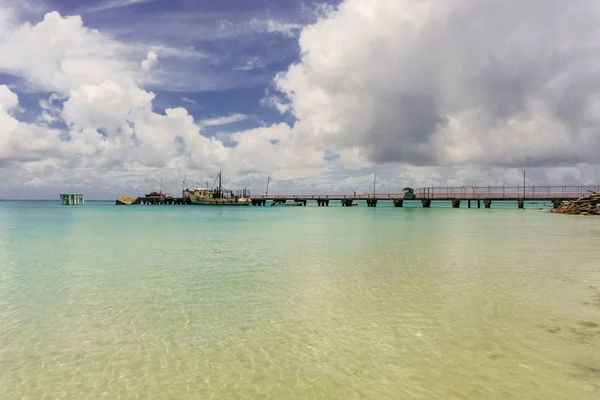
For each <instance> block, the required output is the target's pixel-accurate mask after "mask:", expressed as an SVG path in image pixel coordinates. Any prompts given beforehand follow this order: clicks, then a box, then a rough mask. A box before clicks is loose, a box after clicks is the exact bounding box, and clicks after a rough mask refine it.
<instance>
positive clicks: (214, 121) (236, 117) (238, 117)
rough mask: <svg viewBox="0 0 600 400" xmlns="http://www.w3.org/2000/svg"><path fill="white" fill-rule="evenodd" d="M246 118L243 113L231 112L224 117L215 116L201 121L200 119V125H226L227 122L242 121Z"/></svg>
mask: <svg viewBox="0 0 600 400" xmlns="http://www.w3.org/2000/svg"><path fill="white" fill-rule="evenodd" d="M246 118H248V116H247V115H244V114H231V115H228V116H226V117H216V118H210V119H205V120H203V121H200V125H202V126H221V125H228V124H233V123H235V122H240V121H243V120H245V119H246Z"/></svg>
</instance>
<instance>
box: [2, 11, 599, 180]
mask: <svg viewBox="0 0 600 400" xmlns="http://www.w3.org/2000/svg"><path fill="white" fill-rule="evenodd" d="M107 4H108V3H107ZM115 4H116V3H115ZM599 8H600V6H599V5H598V4H597V2H596V1H593V0H580V1H579V2H576V3H574V4H570V3H568V4H567V3H565V2H564V1H561V0H530V1H528V2H525V3H524V2H522V1H518V0H464V1H460V2H459V1H453V0H422V1H418V2H415V1H412V0H386V1H366V0H345V1H343V2H342V3H341V4H340V5H339V6H338V7H336V8H327V9H323V11H322V12H321V14H320V18H319V20H318V21H317V22H316V23H314V24H312V25H310V26H307V27H304V28H302V29H301V28H300V27H298V26H295V25H289V26H286V25H285V24H283V25H281V24H277V23H274V22H272V21H271V22H268V21H267V22H265V21H251V23H250V25H252V26H253V27H254V28H255V29H258V30H263V31H268V32H279V33H282V34H284V35H286V36H290V37H292V36H294V35H296V34H297V33H299V37H298V40H299V46H300V57H299V60H298V62H297V63H294V64H292V65H290V66H289V67H288V68H287V69H286V70H285V71H282V72H281V73H280V74H278V75H277V76H276V77H275V79H274V85H273V86H274V90H273V91H270V92H269V94H268V96H267V97H266V98H265V100H264V101H263V104H264V105H270V106H273V107H275V108H277V109H278V110H279V111H281V112H282V113H287V116H289V117H292V118H293V119H294V122H293V123H292V124H286V123H278V124H274V125H270V126H264V127H258V128H255V129H250V130H245V131H240V132H235V133H231V134H227V139H228V140H227V141H221V140H218V139H216V138H211V137H207V136H205V135H203V132H202V128H203V127H204V126H218V125H223V124H227V123H232V122H237V121H240V120H241V119H243V118H245V116H244V115H242V114H233V115H229V116H225V117H219V118H215V119H209V120H200V121H195V120H194V118H193V117H192V116H191V115H190V114H189V112H188V111H187V110H186V109H185V108H182V107H174V108H167V109H166V110H165V112H164V113H157V112H155V111H154V110H153V102H154V101H155V97H156V95H155V94H154V93H152V92H150V91H148V90H146V89H144V87H143V86H142V83H141V82H143V80H142V78H141V76H142V75H144V72H145V71H148V70H151V69H152V66H153V65H154V64H155V63H156V62H157V60H158V55H159V54H160V55H161V57H162V54H163V52H162V50H156V51H155V49H151V51H148V50H149V49H148V48H146V49H144V51H143V52H141V53H135V54H134V55H133V56H132V53H131V51H130V49H131V47H130V46H128V45H127V44H124V43H121V42H119V41H117V40H115V39H114V38H111V37H110V36H107V35H105V34H103V33H102V32H97V31H95V30H92V29H88V28H86V27H85V26H84V24H83V22H82V20H81V18H80V17H77V16H72V17H64V16H61V15H60V14H58V13H57V12H51V13H48V14H46V15H45V16H44V18H43V20H42V21H40V22H38V23H36V24H29V23H22V22H19V21H16V20H15V14H14V13H12V12H11V10H10V9H6V8H2V6H0V54H2V55H3V57H1V58H0V73H4V74H10V75H14V76H16V77H19V78H20V79H22V80H23V81H24V82H26V84H27V85H28V87H27V89H28V90H33V91H38V92H44V93H49V94H45V95H44V96H45V99H47V100H42V101H41V102H40V108H41V112H40V113H39V115H38V117H37V119H35V121H29V120H27V121H25V120H22V119H19V113H18V112H16V111H17V110H18V107H19V96H18V95H17V93H18V90H17V89H10V88H8V87H7V86H6V85H2V86H0V178H1V179H3V182H4V181H5V178H6V177H8V176H11V177H13V178H11V180H10V181H11V182H19V183H23V182H25V183H29V184H31V185H39V184H40V179H42V178H40V177H44V181H45V182H53V183H54V184H60V182H61V178H60V177H61V176H62V177H63V179H64V180H66V179H75V180H77V181H78V182H81V183H82V184H84V183H85V184H91V183H90V182H105V184H106V185H130V186H132V187H133V186H135V185H138V184H139V182H140V178H139V177H140V176H143V175H144V174H145V172H146V171H151V170H153V169H156V168H160V169H162V170H168V171H171V173H172V174H173V177H175V178H176V177H177V176H179V177H180V176H182V175H185V174H198V173H200V172H199V171H204V172H207V173H209V174H211V173H212V172H214V171H215V170H217V169H218V168H219V167H223V166H226V168H227V172H228V173H229V174H231V175H230V177H231V179H232V180H243V179H249V178H248V177H259V176H262V175H261V174H267V173H268V174H271V176H273V177H274V178H275V179H280V180H281V181H282V182H284V181H285V182H289V184H290V186H291V187H296V188H300V187H302V186H303V185H304V186H305V187H306V186H307V185H308V184H307V183H306V181H303V180H302V179H303V178H306V177H311V179H314V180H315V182H321V183H322V184H324V183H325V182H327V184H331V185H332V187H334V188H337V189H338V190H342V188H348V189H352V188H353V187H356V185H358V184H359V182H362V181H363V180H364V181H369V180H370V178H369V176H370V175H369V174H366V173H365V174H363V173H361V172H360V171H361V170H363V169H364V168H367V167H374V166H377V165H384V166H385V167H386V169H387V170H388V171H390V172H389V175H388V176H387V177H386V176H385V174H383V175H384V176H382V178H381V183H380V184H379V185H378V186H379V187H381V188H382V190H385V189H384V188H386V187H388V188H390V189H391V188H392V187H393V185H399V186H402V187H403V186H405V183H402V182H406V183H408V182H410V181H411V180H412V181H414V183H412V184H413V185H434V184H473V183H474V182H483V181H484V180H486V182H485V183H486V184H494V183H508V182H510V181H511V180H517V181H518V176H519V175H520V172H519V171H518V170H517V168H522V167H528V168H532V167H536V166H545V167H548V169H547V172H544V173H542V172H538V173H537V174H536V173H535V172H533V173H532V174H531V175H529V176H530V177H531V178H530V179H535V180H536V182H538V183H550V182H553V183H556V182H559V181H566V180H570V179H577V180H580V181H582V182H581V183H591V182H588V181H591V180H593V179H594V177H595V176H597V172H598V167H597V165H598V161H597V160H598V157H597V154H596V151H597V149H598V148H600V135H599V134H598V128H599V126H598V125H599V123H600V121H599V120H598V119H599V118H600V117H599V115H600V113H599V111H600V95H599V94H600V91H599V90H598V89H599V88H598V83H597V82H598V79H596V75H597V72H596V71H597V70H598V69H597V66H598V64H599V63H600V56H599V54H600V52H599V51H598V50H599V49H598V47H599V46H600V40H599V39H600V28H599V27H600V9H599ZM540 10H544V11H543V12H540ZM147 51H148V52H147ZM146 52H147V53H146ZM183 53H186V54H188V53H189V54H188V56H190V57H192V56H193V57H197V56H200V57H201V53H197V52H196V51H195V50H194V49H190V51H189V52H187V51H184V52H183ZM138 56H139V57H138ZM140 66H141V68H140ZM242 68H243V67H242ZM140 69H141V70H140ZM156 72H158V71H156ZM156 72H154V73H156ZM154 73H153V74H154ZM182 101H184V102H188V103H190V102H189V101H187V100H182ZM190 104H192V103H190ZM226 143H227V144H226ZM348 170H354V172H352V173H348ZM204 172H202V173H204ZM549 174H550V175H549ZM551 174H554V175H551ZM378 175H380V174H378ZM34 177H37V178H35V179H34ZM136 177H137V178H136ZM36 179H37V180H36ZM176 179H177V180H178V178H176ZM257 179H258V178H257ZM136 182H137V183H136ZM308 186H310V185H308ZM281 187H283V186H281Z"/></svg>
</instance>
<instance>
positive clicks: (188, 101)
mask: <svg viewBox="0 0 600 400" xmlns="http://www.w3.org/2000/svg"><path fill="white" fill-rule="evenodd" d="M181 101H183V102H184V103H188V104H198V103H196V102H195V101H194V100H192V99H190V98H189V97H182V98H181Z"/></svg>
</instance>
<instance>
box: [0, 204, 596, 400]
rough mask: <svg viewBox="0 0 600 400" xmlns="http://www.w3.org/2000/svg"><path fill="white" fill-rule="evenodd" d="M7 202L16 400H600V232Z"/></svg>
mask: <svg viewBox="0 0 600 400" xmlns="http://www.w3.org/2000/svg"><path fill="white" fill-rule="evenodd" d="M462 206H463V208H461V209H452V208H449V207H448V205H447V204H446V205H439V206H438V207H435V208H432V209H423V208H421V207H419V206H418V205H417V204H415V206H414V207H405V208H393V207H391V206H389V205H387V206H382V204H381V203H380V204H378V206H377V208H368V207H366V206H364V204H361V205H360V206H359V207H352V208H342V207H339V206H335V207H333V206H330V207H316V206H311V207H280V208H279V207H247V208H233V209H229V208H213V207H195V206H119V207H117V206H113V204H112V202H87V204H86V205H85V206H83V207H73V206H60V205H58V202H19V201H10V202H0V399H22V398H26V399H42V398H47V399H56V398H60V399H85V398H90V399H91V398H99V397H104V398H110V399H119V398H121V399H135V398H148V399H211V398H214V399H233V398H235V399H268V398H272V399H292V398H294V399H359V398H360V399H367V398H368V399H483V398H485V399H539V398H542V399H590V400H591V399H594V400H596V399H598V398H600V257H599V256H598V255H599V254H600V252H599V251H598V240H599V239H600V219H598V218H594V217H574V216H564V215H554V214H550V213H548V212H547V209H546V210H539V208H540V207H542V205H532V206H529V208H528V209H526V210H517V209H516V205H514V204H513V205H500V204H496V203H494V204H493V205H492V209H489V210H487V209H483V208H482V209H467V208H466V207H464V204H463V205H462Z"/></svg>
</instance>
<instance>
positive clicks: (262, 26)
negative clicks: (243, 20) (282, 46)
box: [250, 19, 302, 38]
mask: <svg viewBox="0 0 600 400" xmlns="http://www.w3.org/2000/svg"><path fill="white" fill-rule="evenodd" d="M250 28H251V29H253V30H255V31H259V32H268V33H280V34H282V35H283V36H285V37H290V38H291V37H295V36H297V35H298V32H299V31H300V29H301V28H302V25H299V24H290V23H285V22H280V21H275V20H272V19H266V20H260V19H251V20H250Z"/></svg>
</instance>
